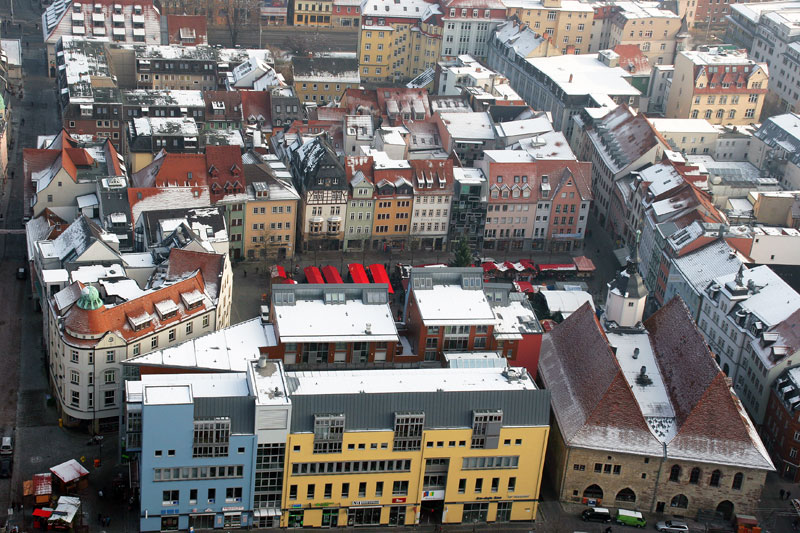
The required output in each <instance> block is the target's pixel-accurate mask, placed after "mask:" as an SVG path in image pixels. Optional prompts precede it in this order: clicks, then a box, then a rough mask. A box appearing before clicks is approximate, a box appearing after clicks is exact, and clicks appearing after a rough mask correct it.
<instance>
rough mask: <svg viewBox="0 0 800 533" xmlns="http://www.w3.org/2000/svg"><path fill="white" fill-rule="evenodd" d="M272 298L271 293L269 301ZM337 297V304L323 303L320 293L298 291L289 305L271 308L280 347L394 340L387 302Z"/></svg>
mask: <svg viewBox="0 0 800 533" xmlns="http://www.w3.org/2000/svg"><path fill="white" fill-rule="evenodd" d="M290 287H292V288H295V287H298V286H297V285H294V286H290ZM374 288H376V289H377V288H379V287H378V286H375V287H374ZM325 290H326V291H327V290H328V289H325ZM384 290H385V289H384ZM275 294H276V292H275V291H273V297H274V296H275ZM337 295H338V293H337ZM341 295H342V296H341V298H342V301H341V302H340V303H326V302H325V298H324V297H322V295H321V293H320V294H319V295H317V294H310V293H307V291H304V290H303V289H302V288H301V290H300V291H299V292H297V293H296V300H295V303H294V304H293V305H275V311H274V315H273V317H272V319H273V321H274V323H275V330H276V332H277V334H278V338H279V339H280V341H281V343H287V342H367V341H369V342H396V341H397V340H398V334H397V327H396V326H395V322H394V316H393V315H392V310H391V308H390V307H389V303H388V301H386V300H384V303H376V304H372V303H367V302H365V301H364V300H363V299H362V298H361V297H357V298H355V297H352V294H350V293H344V292H342V293H341Z"/></svg>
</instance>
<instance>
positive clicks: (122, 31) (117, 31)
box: [111, 28, 125, 35]
mask: <svg viewBox="0 0 800 533" xmlns="http://www.w3.org/2000/svg"><path fill="white" fill-rule="evenodd" d="M111 31H112V32H113V33H114V35H125V28H114V29H112V30H111Z"/></svg>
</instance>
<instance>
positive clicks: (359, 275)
mask: <svg viewBox="0 0 800 533" xmlns="http://www.w3.org/2000/svg"><path fill="white" fill-rule="evenodd" d="M347 270H349V271H350V277H351V278H353V283H369V278H368V277H367V271H366V270H364V265H362V264H360V263H350V264H349V265H347Z"/></svg>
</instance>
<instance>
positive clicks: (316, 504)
mask: <svg viewBox="0 0 800 533" xmlns="http://www.w3.org/2000/svg"><path fill="white" fill-rule="evenodd" d="M331 505H333V502H320V503H315V504H314V507H330V506H331Z"/></svg>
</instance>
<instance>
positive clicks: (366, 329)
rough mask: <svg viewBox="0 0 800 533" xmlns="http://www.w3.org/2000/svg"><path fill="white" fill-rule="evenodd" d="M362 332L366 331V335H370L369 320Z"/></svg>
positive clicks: (370, 326) (370, 325)
mask: <svg viewBox="0 0 800 533" xmlns="http://www.w3.org/2000/svg"><path fill="white" fill-rule="evenodd" d="M364 333H366V334H367V335H372V324H370V323H369V322H367V327H366V328H364Z"/></svg>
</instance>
